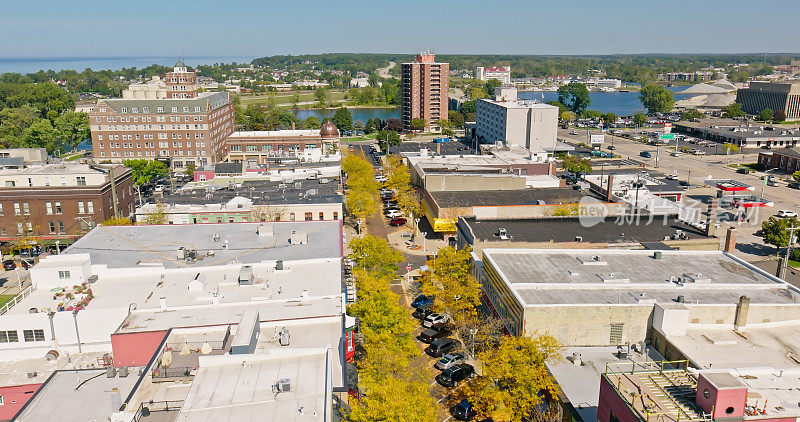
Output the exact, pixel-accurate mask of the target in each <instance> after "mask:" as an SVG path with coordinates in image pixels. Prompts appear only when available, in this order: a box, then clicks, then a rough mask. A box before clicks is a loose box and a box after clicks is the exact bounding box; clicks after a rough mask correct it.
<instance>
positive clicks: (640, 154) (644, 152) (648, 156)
mask: <svg viewBox="0 0 800 422" xmlns="http://www.w3.org/2000/svg"><path fill="white" fill-rule="evenodd" d="M639 156H641V157H644V158H650V157H652V155H650V153H649V152H647V151H642V152H640V153H639Z"/></svg>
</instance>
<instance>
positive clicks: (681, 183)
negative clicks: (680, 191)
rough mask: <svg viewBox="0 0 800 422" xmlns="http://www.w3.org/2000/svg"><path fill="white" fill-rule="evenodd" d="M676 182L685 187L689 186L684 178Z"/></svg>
mask: <svg viewBox="0 0 800 422" xmlns="http://www.w3.org/2000/svg"><path fill="white" fill-rule="evenodd" d="M678 184H679V185H681V186H683V187H685V188H688V187H689V182H687V181H686V180H681V181H680V182H678Z"/></svg>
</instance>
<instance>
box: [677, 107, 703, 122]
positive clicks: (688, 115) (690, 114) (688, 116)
mask: <svg viewBox="0 0 800 422" xmlns="http://www.w3.org/2000/svg"><path fill="white" fill-rule="evenodd" d="M702 118H703V113H701V112H700V111H698V110H697V109H696V108H693V109H691V110H686V111H684V112H683V113H682V114H681V120H692V119H702Z"/></svg>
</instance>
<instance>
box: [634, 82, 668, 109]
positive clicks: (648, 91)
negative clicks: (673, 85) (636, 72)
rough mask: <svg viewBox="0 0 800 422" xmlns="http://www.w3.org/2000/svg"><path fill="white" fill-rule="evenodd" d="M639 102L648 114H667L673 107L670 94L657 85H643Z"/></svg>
mask: <svg viewBox="0 0 800 422" xmlns="http://www.w3.org/2000/svg"><path fill="white" fill-rule="evenodd" d="M639 101H641V102H642V105H643V106H644V108H646V109H647V112H648V113H669V112H670V111H672V107H674V106H675V99H674V98H673V97H672V92H670V91H669V90H668V89H667V88H665V87H664V86H663V85H658V84H649V85H645V86H644V87H643V88H642V90H641V91H640V92H639Z"/></svg>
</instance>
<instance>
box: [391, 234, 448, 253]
mask: <svg viewBox="0 0 800 422" xmlns="http://www.w3.org/2000/svg"><path fill="white" fill-rule="evenodd" d="M413 234H414V229H412V228H410V227H404V228H401V229H400V230H396V231H394V232H391V233H389V234H388V235H387V236H386V238H387V239H388V240H389V245H391V246H392V247H393V248H395V249H397V250H399V251H400V252H403V253H404V254H408V255H418V256H425V255H430V254H432V253H434V252H436V251H438V250H439V249H441V248H443V247H445V246H447V242H445V241H444V240H441V239H425V241H424V242H423V240H422V237H421V236H420V237H418V238H417V241H416V243H417V245H416V248H412V247H413V246H414V245H413V243H411V235H413ZM418 234H419V233H418ZM423 244H424V245H425V249H423V248H422V245H423Z"/></svg>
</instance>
